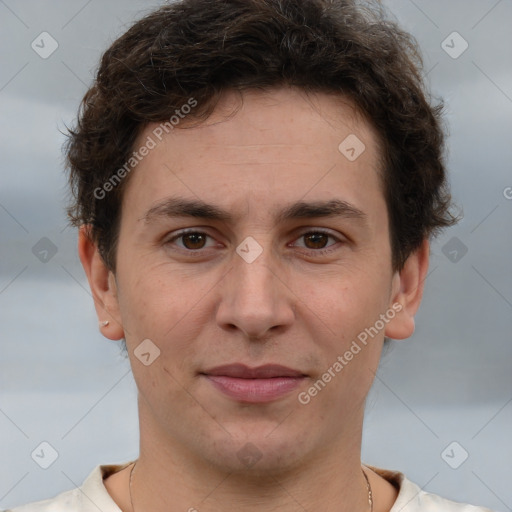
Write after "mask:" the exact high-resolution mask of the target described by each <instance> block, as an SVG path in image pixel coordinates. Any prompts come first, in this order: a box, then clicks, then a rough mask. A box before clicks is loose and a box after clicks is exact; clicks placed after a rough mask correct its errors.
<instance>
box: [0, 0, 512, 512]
mask: <svg viewBox="0 0 512 512" xmlns="http://www.w3.org/2000/svg"><path fill="white" fill-rule="evenodd" d="M384 3H385V5H387V6H388V7H389V9H390V11H391V13H392V15H393V16H395V17H396V18H397V19H398V21H400V22H401V23H402V24H403V26H404V27H405V28H407V29H408V30H410V31H411V32H412V33H413V34H414V35H415V36H416V38H417V39H418V41H419V43H420V46H421V48H422V50H423V52H424V57H425V72H428V77H429V81H430V83H431V88H432V91H433V93H434V94H437V95H439V96H442V97H443V98H444V100H445V102H446V112H447V117H446V119H447V122H448V126H449V132H450V138H449V154H448V163H449V169H450V179H451V182H452V188H453V194H454V197H455V200H456V202H457V203H458V204H460V205H461V206H462V207H463V210H464V214H465V218H464V220H463V221H462V222H461V223H460V224H459V225H458V226H457V227H454V228H452V229H450V230H448V231H447V232H445V233H444V234H443V235H442V236H441V237H440V238H439V240H437V241H436V242H435V243H434V245H433V247H432V261H431V274H430V276H429V278H428V279H427V283H426V292H425V297H424V303H423V305H422V309H421V311H420V313H419V314H418V317H417V330H416V333H415V334H414V336H413V337H412V338H411V339H409V340H408V341H406V342H395V343H394V344H393V346H392V348H391V350H390V351H389V352H388V353H387V354H386V355H385V356H384V358H383V361H382V366H381V368H380V370H379V373H378V377H377V378H376V381H375V385H374V387H373V389H372V392H371V394H370V397H369V400H368V408H367V417H366V421H365V430H364V448H363V461H364V462H366V463H368V464H373V465H377V466H381V467H386V468H390V469H398V470H401V471H403V472H405V473H406V475H407V476H408V477H409V478H410V479H412V480H413V481H415V482H416V483H418V484H419V485H420V486H421V487H425V489H426V490H429V491H431V492H435V493H439V494H442V495H443V496H446V497H449V498H451V499H454V500H459V501H464V502H469V503H475V504H481V505H486V506H488V507H490V508H492V509H494V510H501V511H506V510H512V489H511V486H510V481H511V477H512V471H511V463H510V460H512V440H511V436H510V427H511V425H512V421H511V420H512V377H511V372H510V362H511V355H512V343H511V337H512V334H511V333H512V271H511V263H510V262H511V254H512V236H511V233H512V172H511V171H512V169H511V166H512V164H511V162H512V141H511V133H512V68H511V63H512V32H511V31H510V26H511V24H512V2H510V0H500V1H497V0H479V1H477V0H471V1H469V0H450V1H446V0H429V1H426V0H415V1H413V0H387V1H385V2H384ZM156 5H158V3H155V2H143V1H142V0H140V1H136V0H129V1H126V0H125V1H122V2H121V1H120V0H109V1H102V2H100V1H99V0H90V1H87V0H70V1H67V2H49V1H41V0H38V1H35V0H18V1H15V0H0V43H1V45H0V52H1V53H0V55H1V65H0V134H1V139H0V233H1V243H0V336H1V343H0V434H1V435H0V460H1V461H2V463H1V464H0V509H2V508H7V507H11V506H14V505H17V504H21V503H23V502H27V501H31V500H36V499H42V498H46V497H49V496H52V495H55V494H56V493H58V492H61V491H62V490H65V489H69V488H72V487H73V486H75V485H78V484H80V483H81V482H82V481H83V479H84V478H85V477H86V476H87V475H88V474H89V472H90V471H91V470H92V468H93V467H94V466H95V465H97V464H100V463H112V462H122V461H126V460H130V459H132V458H135V457H136V455H137V449H138V446H137V443H138V428H137V414H136V388H135V385H134V383H133V379H132V377H131V374H130V372H129V366H128V362H127V360H126V358H125V357H124V356H123V354H122V353H121V349H120V345H119V344H118V343H115V342H111V341H108V340H106V339H104V338H103V337H102V336H101V335H100V333H99V331H98V328H97V319H96V316H95V313H94V309H93V301H92V298H91V296H90V293H89V289H88V285H87V283H86V279H85V275H84V272H83V270H82V268H81V265H80V262H79V260H78V257H77V253H76V241H77V235H76V232H75V231H74V230H73V229H70V228H67V227H66V219H65V215H64V206H65V203H66V199H67V189H66V181H65V175H64V173H63V164H62V162H63V157H62V153H61V145H62V143H63V141H64V138H63V136H62V135H61V133H60V131H64V130H65V126H66V125H70V124H72V122H73V119H74V115H75V112H76V109H77V107H78V104H79V101H80V99H81V97H82V96H83V94H84V92H85V90H86V88H87V86H88V85H89V84H90V82H91V79H92V77H93V74H94V71H95V68H96V65H97V62H98V59H99V57H100V55H101V52H102V51H103V50H104V49H105V48H106V47H107V45H108V44H109V43H110V42H112V41H113V40H114V39H115V38H116V37H117V36H118V35H119V34H120V33H121V32H122V31H124V30H125V29H126V28H127V27H128V25H129V24H130V23H131V22H132V20H134V19H135V18H137V17H139V16H140V15H141V14H143V13H144V12H146V11H148V10H150V9H151V8H152V7H153V6H156ZM42 32H48V33H49V34H50V35H51V37H52V38H53V39H54V40H55V41H56V42H57V43H56V44H58V47H57V48H56V50H55V51H54V53H52V54H51V55H50V56H49V57H47V58H42V57H41V56H40V55H39V54H38V53H36V51H34V50H33V48H32V47H31V43H32V42H33V41H34V40H36V42H37V37H38V36H39V34H41V33H42ZM453 32H457V34H456V35H453ZM44 37H47V36H44ZM447 38H448V39H447ZM443 41H446V42H445V43H443ZM51 43H52V41H51V40H50V39H47V45H46V49H47V50H48V49H51V46H50V44H51ZM466 43H467V45H468V47H467V49H466V50H465V51H464V52H463V53H462V54H460V55H458V53H459V52H460V51H461V50H462V49H463V48H464V47H465V45H466ZM53 44H55V43H53ZM40 51H41V50H40ZM455 57H456V58H455ZM41 239H48V240H50V241H51V244H48V242H47V241H43V242H41ZM37 244H43V246H44V247H50V248H53V252H54V253H55V254H53V253H52V252H50V253H49V255H51V258H50V259H49V261H47V262H44V261H40V259H38V257H36V254H37V252H38V251H37V250H36V249H37V247H40V245H37ZM34 246H35V247H36V249H34ZM454 249H455V250H456V251H457V253H456V254H455V253H453V250H454ZM466 249H467V252H466V253H465V254H464V255H463V256H462V257H461V258H460V255H461V254H462V253H463V252H464V251H465V250H466ZM50 251H51V249H50ZM461 251H462V252H461ZM34 252H35V253H36V254H34ZM459 258H460V259H459ZM454 441H455V442H457V443H458V444H457V445H455V446H456V448H455V452H454V453H455V455H456V457H463V456H464V452H463V450H464V451H465V452H467V453H468V455H469V456H468V458H467V460H466V461H465V462H464V463H463V464H461V465H460V466H459V467H458V468H457V469H453V468H452V467H450V466H449V465H448V464H447V463H446V462H445V460H444V459H443V457H442V454H443V451H444V450H445V448H446V447H448V446H449V445H450V443H452V442H454ZM41 442H47V443H49V444H50V445H51V446H52V447H54V449H55V450H56V454H57V455H58V457H57V459H56V460H55V462H54V463H53V464H52V465H51V466H50V467H49V468H48V469H42V468H41V467H40V466H39V465H37V464H36V462H35V461H34V460H33V459H32V458H31V453H32V452H33V451H34V450H35V449H36V448H38V447H39V446H40V443H41Z"/></svg>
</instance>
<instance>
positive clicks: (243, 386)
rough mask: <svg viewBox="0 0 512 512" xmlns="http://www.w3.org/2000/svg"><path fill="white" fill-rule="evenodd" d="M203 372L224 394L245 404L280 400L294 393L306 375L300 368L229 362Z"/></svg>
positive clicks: (202, 374)
mask: <svg viewBox="0 0 512 512" xmlns="http://www.w3.org/2000/svg"><path fill="white" fill-rule="evenodd" d="M200 375H201V376H203V377H204V378H205V379H207V380H208V382H210V383H211V384H212V386H213V387H214V388H215V389H216V390H217V391H220V392H221V393H222V394H223V395H225V396H227V397H228V398H231V399H233V400H235V401H238V402H244V403H266V402H271V401H273V400H277V399H278V398H281V397H283V396H285V395H288V394H289V393H291V392H292V391H293V390H295V389H296V388H297V387H299V386H300V385H301V384H302V382H303V381H304V380H305V379H306V378H307V375H305V374H304V373H302V372H300V371H298V370H294V369H292V368H287V367H286V366H281V365H276V364H268V365H264V366H258V367H256V368H249V367H248V366H245V365H243V364H229V365H224V366H217V367H215V368H212V369H210V370H206V371H204V372H201V373H200Z"/></svg>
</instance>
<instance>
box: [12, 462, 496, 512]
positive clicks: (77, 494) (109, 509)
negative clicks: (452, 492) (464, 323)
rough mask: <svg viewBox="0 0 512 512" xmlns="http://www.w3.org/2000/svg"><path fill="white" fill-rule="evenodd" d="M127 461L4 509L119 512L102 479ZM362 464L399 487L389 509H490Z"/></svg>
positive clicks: (419, 511) (481, 511)
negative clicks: (76, 483)
mask: <svg viewBox="0 0 512 512" xmlns="http://www.w3.org/2000/svg"><path fill="white" fill-rule="evenodd" d="M129 464H131V462H128V463H126V464H122V465H118V464H108V465H100V466H96V468H94V470H93V471H92V473H91V474H90V475H89V476H88V477H87V479H86V480H85V481H84V483H83V484H82V485H81V486H80V487H77V488H76V489H72V490H70V491H66V492H63V493H61V494H59V495H58V496H56V497H55V498H51V499H47V500H43V501H37V502H34V503H29V504H27V505H22V506H20V507H15V508H13V509H10V510H7V511H4V512H98V510H101V511H102V512H121V509H120V508H119V507H118V506H117V505H116V503H115V501H114V500H113V499H112V497H111V496H110V494H109V493H108V492H107V489H106V487H105V485H104V484H103V479H104V478H106V477H107V476H109V475H111V474H113V473H116V472H117V471H120V470H121V469H123V468H125V467H126V466H127V465H129ZM366 466H367V467H369V468H370V469H372V470H373V471H375V472H376V473H378V474H379V475H380V476H382V477H383V478H385V479H386V480H388V481H389V482H390V483H391V484H392V485H394V486H395V487H396V488H398V489H399V492H398V497H397V499H396V501H395V503H394V505H393V507H392V508H391V510H390V512H492V511H491V510H490V509H488V508H484V507H475V506H473V505H467V504H464V503H457V502H455V501H451V500H447V499H445V498H442V497H441V496H438V495H436V494H431V493H429V492H425V491H423V490H421V488H420V487H419V486H418V485H416V484H415V483H413V482H411V481H410V480H409V479H407V478H406V476H405V475H404V474H403V473H400V472H399V471H392V470H389V469H381V468H377V467H375V466H369V465H367V464H366Z"/></svg>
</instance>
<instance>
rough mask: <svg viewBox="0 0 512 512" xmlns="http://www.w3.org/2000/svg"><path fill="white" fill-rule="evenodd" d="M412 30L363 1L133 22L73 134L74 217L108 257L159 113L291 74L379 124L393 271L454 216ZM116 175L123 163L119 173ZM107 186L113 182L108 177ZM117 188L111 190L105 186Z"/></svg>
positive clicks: (180, 12)
mask: <svg viewBox="0 0 512 512" xmlns="http://www.w3.org/2000/svg"><path fill="white" fill-rule="evenodd" d="M422 69H423V62H422V58H421V55H420V52H419V49H418V45H417V43H416V41H415V39H414V38H413V37H412V36H411V35H410V34H409V33H407V32H405V31H404V30H402V29H401V28H400V27H399V26H398V25H397V24H396V23H395V22H394V21H391V20H389V19H388V18H387V17H386V13H385V11H384V9H383V7H382V6H381V5H380V4H378V3H377V4H376V3H370V2H364V3H363V2H357V1H355V0H215V1H214V2H212V1H211V0H180V1H177V2H173V3H171V4H167V5H165V6H162V7H160V8H159V9H157V10H156V11H153V12H151V13H150V14H148V15H146V16H145V17H143V18H142V19H140V20H139V21H137V22H136V23H135V24H134V25H133V26H131V28H129V30H128V31H127V32H125V33H124V34H123V35H122V36H121V37H119V38H118V39H117V40H116V41H115V42H114V43H113V44H112V45H111V46H110V48H108V49H107V50H106V52H105V53H104V54H103V56H102V58H101V62H100V66H99V69H98V71H97V74H96V77H95V81H94V83H93V85H92V86H91V88H90V89H89V90H88V91H87V93H86V94H85V96H84V98H83V100H82V102H81V105H80V109H79V112H78V119H77V123H76V126H75V127H74V128H73V129H69V133H68V140H67V142H66V145H65V151H66V157H67V168H68V170H69V183H70V190H71V192H72V195H73V201H72V203H71V204H70V205H69V206H68V208H67V213H68V217H69V219H70V222H71V224H72V225H74V226H80V225H82V224H88V225H90V228H91V229H90V232H89V236H90V237H91V239H92V240H93V241H94V242H95V243H96V244H97V246H98V250H99V252H100V254H101V256H102V258H103V260H104V262H105V264H106V265H107V267H108V268H109V269H111V270H112V271H115V260H116V258H115V255H116V247H117V240H118V233H119V226H120V218H121V204H122V194H123V190H124V188H125V187H126V184H127V182H128V180H129V177H130V175H126V174H128V173H123V176H125V175H126V176H125V177H123V179H122V180H119V183H116V186H111V187H108V189H107V188H106V187H103V186H104V184H105V183H107V182H109V180H111V179H112V176H113V175H114V174H115V172H116V171H117V170H121V169H122V168H123V166H125V168H126V162H127V161H129V160H130V158H133V150H134V147H133V146H134V143H135V140H136V138H137V137H138V135H139V134H140V133H141V131H142V130H143V129H144V128H145V127H146V126H147V124H148V123H150V122H163V121H167V120H169V118H170V117H171V116H173V115H174V114H175V113H176V112H177V111H179V110H180V109H181V108H182V106H183V105H185V104H187V102H190V99H191V98H193V99H194V102H196V103H195V105H196V106H195V108H194V109H193V110H192V111H191V112H190V113H189V114H188V115H187V119H189V118H193V119H196V120H197V121H198V122H200V121H201V120H204V119H206V118H207V117H208V116H209V115H210V114H211V113H212V112H213V111H214V109H215V106H216V103H217V102H218V100H219V98H220V96H221V95H222V93H224V92H226V91H227V90H235V91H239V92H242V91H244V90H250V89H252V90H266V89H269V88H275V87H282V86H293V87H297V88H300V89H301V90H303V91H306V92H310V91H312V92H326V93H335V94H339V95H340V96H343V97H345V98H348V99H350V100H352V102H353V103H354V104H355V106H356V108H357V109H358V111H359V112H360V113H361V114H362V115H363V116H364V118H365V119H367V120H368V122H369V123H371V124H372V125H373V127H374V128H375V129H376V130H377V133H378V136H379V139H380V141H379V142H380V146H381V152H382V154H381V161H382V165H383V168H382V177H383V178H382V180H383V189H384V194H385V199H386V204H387V208H388V213H389V224H390V225H389V229H390V244H391V249H392V265H393V269H394V270H399V269H401V268H402V267H403V264H404V263H405V261H406V259H407V257H408V256H409V255H410V254H411V253H412V252H414V250H415V249H417V248H418V247H419V246H420V245H421V243H422V242H423V240H424V239H426V238H429V237H430V236H432V235H433V234H435V233H437V231H438V230H439V229H440V228H443V227H446V226H449V225H452V224H454V223H455V222H456V221H457V219H456V218H455V217H454V216H453V215H452V214H451V213H450V202H451V198H450V194H449V190H448V184H447V179H446V170H445V164H444V161H443V160H444V157H443V153H444V144H445V142H444V139H445V135H444V132H443V128H442V110H443V103H442V100H440V101H439V102H437V103H435V104H434V103H433V102H432V100H431V99H430V96H429V94H428V92H427V89H426V86H425V84H424V81H423V79H422ZM118 176H119V173H118ZM102 187H103V188H102ZM99 189H101V190H108V193H104V192H102V194H101V195H100V194H98V193H97V191H98V190H99Z"/></svg>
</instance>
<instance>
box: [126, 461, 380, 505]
mask: <svg viewBox="0 0 512 512" xmlns="http://www.w3.org/2000/svg"><path fill="white" fill-rule="evenodd" d="M135 464H137V461H135V462H134V463H133V466H132V469H131V470H130V480H129V482H128V490H129V492H130V505H131V506H132V512H135V507H134V506H133V498H132V476H133V470H134V468H135ZM361 471H362V472H363V475H364V479H365V480H366V489H367V490H368V505H369V506H370V512H373V495H372V486H371V485H370V480H368V476H367V475H366V471H365V470H364V469H363V468H361Z"/></svg>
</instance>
